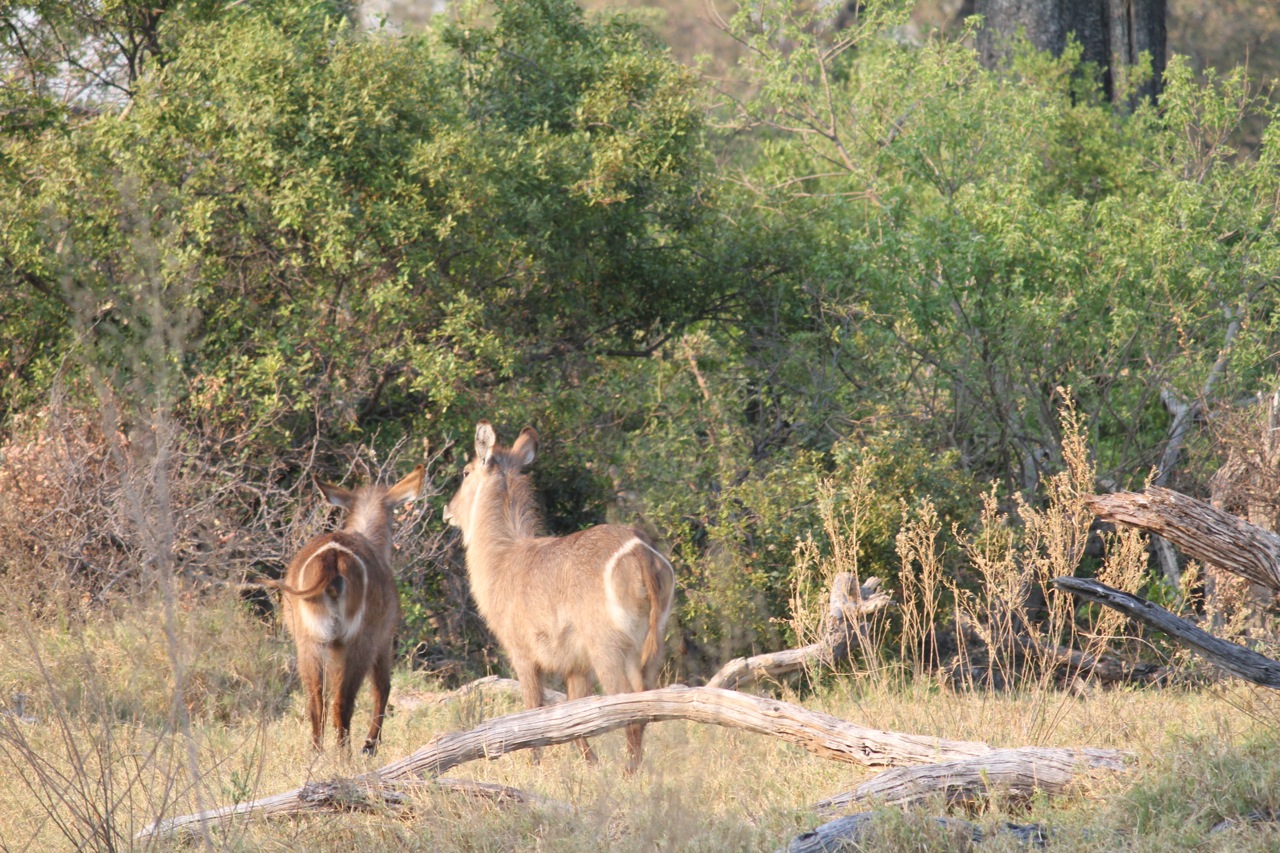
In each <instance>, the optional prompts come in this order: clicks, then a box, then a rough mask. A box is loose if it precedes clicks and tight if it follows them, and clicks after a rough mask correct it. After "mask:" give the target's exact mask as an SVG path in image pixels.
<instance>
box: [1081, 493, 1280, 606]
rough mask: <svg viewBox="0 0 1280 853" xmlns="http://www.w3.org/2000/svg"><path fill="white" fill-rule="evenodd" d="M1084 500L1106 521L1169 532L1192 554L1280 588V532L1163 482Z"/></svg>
mask: <svg viewBox="0 0 1280 853" xmlns="http://www.w3.org/2000/svg"><path fill="white" fill-rule="evenodd" d="M1084 500H1085V503H1086V504H1087V505H1088V506H1089V508H1090V509H1091V510H1093V512H1094V513H1095V514H1097V516H1098V517H1099V518H1101V519H1103V520H1105V521H1111V522H1115V523H1117V524H1126V525H1128V526H1130V527H1136V528H1138V529H1139V530H1145V531H1147V532H1148V533H1155V534H1157V535H1159V536H1163V537H1164V538H1165V539H1168V540H1169V541H1170V542H1172V543H1173V544H1175V545H1177V546H1178V548H1179V549H1181V550H1182V552H1183V553H1184V554H1186V555H1187V556H1188V557H1191V558H1192V559H1195V560H1200V561H1201V562H1204V563H1208V564H1210V565H1214V566H1218V567H1220V568H1223V569H1226V570H1227V571H1229V572H1232V573H1233V574H1237V575H1240V576H1241V577H1243V578H1248V579H1249V580H1251V581H1253V582H1254V583H1257V584H1261V585H1262V586H1265V587H1267V588H1268V589H1272V590H1278V591H1280V535H1277V534H1275V533H1272V532H1271V531H1270V530H1264V529H1262V528H1261V527H1258V526H1256V525H1253V524H1250V523H1249V522H1247V521H1245V520H1244V519H1242V518H1240V517H1238V516H1234V515H1232V514H1231V513H1228V512H1223V511H1222V510H1220V509H1218V508H1216V507H1214V506H1212V505H1210V504H1207V503H1205V502H1204V501H1198V500H1196V499H1195V498H1191V497H1187V496H1186V495H1184V494H1180V493H1178V492H1175V491H1173V490H1172V489H1165V488H1161V487H1160V486H1150V487H1148V488H1147V490H1146V491H1145V492H1115V493H1113V494H1107V495H1091V496H1089V497H1086V498H1085V499H1084Z"/></svg>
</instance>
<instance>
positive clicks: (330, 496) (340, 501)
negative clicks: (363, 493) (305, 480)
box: [311, 475, 355, 509]
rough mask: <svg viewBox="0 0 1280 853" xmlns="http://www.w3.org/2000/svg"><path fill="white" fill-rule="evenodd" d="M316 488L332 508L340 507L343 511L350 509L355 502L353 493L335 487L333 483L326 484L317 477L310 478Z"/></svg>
mask: <svg viewBox="0 0 1280 853" xmlns="http://www.w3.org/2000/svg"><path fill="white" fill-rule="evenodd" d="M311 479H312V480H313V481H314V482H315V484H316V488H317V489H319V490H320V492H321V494H323V495H324V499H325V500H327V501H328V502H329V503H331V504H333V505H334V506H340V507H342V508H343V509H351V503H352V501H353V500H355V493H354V492H349V491H347V490H346V489H344V488H342V487H341V486H335V485H333V483H326V482H325V481H324V480H321V479H320V478H319V477H316V476H314V475H313V476H312V477H311Z"/></svg>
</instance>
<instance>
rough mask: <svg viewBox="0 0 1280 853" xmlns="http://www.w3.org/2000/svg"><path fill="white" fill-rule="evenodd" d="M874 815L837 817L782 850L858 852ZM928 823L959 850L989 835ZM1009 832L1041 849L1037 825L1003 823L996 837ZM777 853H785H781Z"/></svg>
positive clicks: (940, 820) (965, 826)
mask: <svg viewBox="0 0 1280 853" xmlns="http://www.w3.org/2000/svg"><path fill="white" fill-rule="evenodd" d="M875 820H876V815H875V814H874V813H873V812H859V813H858V814H852V815H846V816H845V817H841V818H837V819H835V820H833V821H831V822H830V823H824V824H823V825H822V826H819V827H817V828H816V829H811V830H809V831H808V832H805V833H802V834H800V835H797V836H796V837H795V838H793V839H791V843H790V844H788V845H787V846H786V848H785V853H835V851H842V850H849V851H853V850H861V849H863V847H862V845H863V844H865V843H866V842H867V841H868V840H870V839H868V837H867V836H868V834H869V833H870V831H871V829H872V827H873V826H874V825H875ZM930 820H932V821H934V822H935V823H937V824H938V825H939V826H941V827H943V828H944V829H946V830H947V831H948V832H950V833H951V834H953V835H954V836H957V837H958V838H957V840H962V841H963V842H965V843H962V844H960V845H958V849H962V850H963V849H968V846H969V844H981V843H982V842H983V841H984V840H985V839H986V838H987V837H988V833H986V832H984V831H983V829H982V827H980V826H978V825H977V824H976V823H971V822H970V821H967V820H961V819H960V818H955V817H934V818H930ZM1006 833H1008V834H1009V835H1012V836H1013V837H1014V838H1016V839H1017V840H1018V841H1019V842H1021V843H1022V844H1024V845H1036V846H1041V847H1042V846H1044V845H1045V844H1046V843H1047V842H1048V840H1049V837H1048V833H1047V832H1046V831H1045V829H1044V827H1042V826H1039V825H1037V824H1017V823H1006V824H1005V825H1004V826H1003V827H1001V829H1000V831H999V834H1001V835H1003V834H1006ZM778 853H784V851H783V850H780V851H778Z"/></svg>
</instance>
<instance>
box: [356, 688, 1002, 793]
mask: <svg viewBox="0 0 1280 853" xmlns="http://www.w3.org/2000/svg"><path fill="white" fill-rule="evenodd" d="M664 720H689V721H692V722H698V723H709V724H712V725H718V726H725V727H728V728H736V729H742V730H744V731H750V732H755V733H756V734H762V735H768V736H771V737H776V738H779V739H781V740H785V741H788V742H790V743H794V744H796V745H798V746H801V747H803V748H805V749H807V750H808V751H810V752H812V753H814V754H815V755H818V756H820V757H822V758H827V759H830V760H832V761H840V762H845V763H850V764H862V765H867V766H898V765H903V764H919V763H921V762H927V761H937V760H939V759H942V760H946V759H949V758H959V757H962V756H970V755H981V754H983V753H985V752H988V751H989V750H990V749H991V748H990V747H989V746H987V745H986V744H984V743H980V742H976V741H958V740H948V739H945V738H934V737H927V736H921V735H910V734H900V733H897V732H886V731H880V730H877V729H871V728H866V727H864V726H858V725H855V724H853V723H850V722H847V721H845V720H841V719H839V718H837V717H832V716H830V715H829V714H823V713H820V712H817V711H811V710H809V709H807V708H802V707H800V706H799V705H793V704H790V703H788V702H782V701H780V700H777V699H771V698H766V697H762V696H751V695H748V694H745V693H737V692H735V691H732V690H722V689H718V688H712V687H683V686H679V685H677V686H674V687H666V688H662V689H659V690H649V691H645V692H643V693H621V694H616V695H611V696H591V697H587V698H585V699H576V700H573V701H570V702H563V703H561V704H559V705H555V706H552V707H550V708H535V709H532V710H529V711H522V712H520V713H518V714H510V715H508V716H505V717H499V718H497V719H494V720H489V721H487V722H485V723H482V724H481V725H479V726H477V727H475V728H474V729H471V730H470V731H466V732H454V733H449V734H443V735H440V736H439V737H437V738H436V739H435V740H433V741H432V742H431V743H429V744H427V745H426V746H424V747H422V748H421V749H419V750H418V751H417V752H415V753H413V754H412V755H410V756H408V757H407V758H404V759H401V760H400V761H396V762H393V763H391V764H388V765H387V766H386V767H384V768H382V769H381V770H380V771H378V773H379V774H380V775H381V777H382V778H384V779H396V778H402V777H409V776H421V775H435V774H437V773H443V772H445V771H447V770H448V769H449V768H451V767H456V766H457V765H458V764H463V763H465V762H467V761H474V760H476V759H478V758H495V757H497V756H499V755H503V754H504V753H507V752H513V751H515V750H519V749H529V748H531V747H539V746H552V745H554V744H559V743H567V742H569V741H572V740H574V739H576V738H579V737H593V736H595V735H598V734H602V733H604V732H608V731H612V730H613V729H617V728H620V727H622V726H625V725H627V724H629V723H636V722H644V723H654V722H661V721H664Z"/></svg>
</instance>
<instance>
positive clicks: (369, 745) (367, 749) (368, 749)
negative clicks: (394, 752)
mask: <svg viewBox="0 0 1280 853" xmlns="http://www.w3.org/2000/svg"><path fill="white" fill-rule="evenodd" d="M360 754H361V755H377V754H378V744H377V743H376V742H374V741H371V740H367V741H365V742H364V749H362V750H360Z"/></svg>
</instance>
